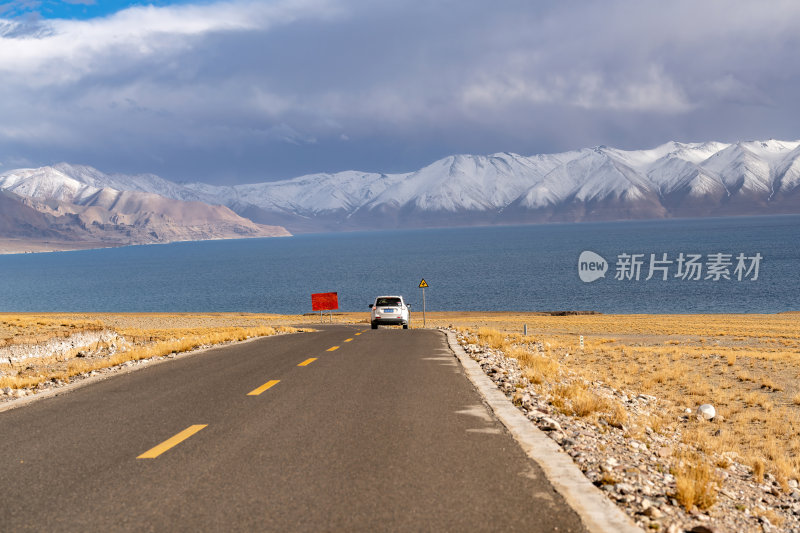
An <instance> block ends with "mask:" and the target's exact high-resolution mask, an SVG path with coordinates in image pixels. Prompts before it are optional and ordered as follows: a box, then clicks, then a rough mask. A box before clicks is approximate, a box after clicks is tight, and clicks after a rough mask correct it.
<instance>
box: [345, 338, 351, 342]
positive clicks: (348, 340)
mask: <svg viewBox="0 0 800 533" xmlns="http://www.w3.org/2000/svg"><path fill="white" fill-rule="evenodd" d="M351 340H353V339H352V338H350V339H345V340H344V342H350V341H351Z"/></svg>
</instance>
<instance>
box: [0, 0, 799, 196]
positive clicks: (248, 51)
mask: <svg viewBox="0 0 800 533" xmlns="http://www.w3.org/2000/svg"><path fill="white" fill-rule="evenodd" d="M797 20H800V3H798V2H796V1H794V0H775V1H773V2H768V3H756V2H751V1H749V0H706V1H703V2H696V1H695V0H673V1H670V2H661V1H655V0H606V1H604V2H595V1H592V0H564V1H560V2H531V1H529V0H502V1H500V2H491V3H490V2H486V1H485V0H425V1H422V0H404V1H402V2H399V1H388V0H383V1H378V0H267V1H264V0H261V1H255V0H226V1H213V0H208V1H202V2H196V1H183V2H165V1H160V2H159V1H155V2H106V1H100V0H98V1H97V2H89V1H86V0H81V1H79V0H71V1H68V2H67V1H62V2H57V1H52V0H18V1H12V2H0V80H2V83H0V171H3V170H8V169H13V168H20V167H26V166H41V165H45V164H52V163H56V162H59V161H67V162H71V163H77V164H87V165H92V166H95V167H97V168H99V169H101V170H103V171H106V172H125V173H143V172H152V173H156V174H159V175H161V176H163V177H165V178H168V179H172V180H176V181H206V182H210V183H243V182H255V181H265V180H272V179H278V178H287V177H293V176H297V175H301V174H305V173H313V172H334V171H339V170H348V169H356V170H365V171H383V172H402V171H409V170H414V169H417V168H420V167H422V166H424V165H426V164H428V163H430V162H432V161H434V160H436V159H438V158H441V157H445V156H447V155H450V154H454V153H474V154H489V153H495V152H502V151H510V152H516V153H521V154H525V155H532V154H537V153H552V152H559V151H566V150H572V149H577V148H583V147H590V146H597V145H608V146H615V147H619V148H623V149H635V148H648V147H652V146H656V145H658V144H662V143H664V142H667V141H670V140H677V141H682V142H700V141H708V140H717V141H725V142H735V141H737V140H752V139H768V138H778V139H785V140H796V139H798V138H800V121H798V117H800V100H798V98H797V97H796V94H797V87H798V86H800V62H798V61H797V59H796V56H797V50H800V32H797V31H796V24H795V21H797Z"/></svg>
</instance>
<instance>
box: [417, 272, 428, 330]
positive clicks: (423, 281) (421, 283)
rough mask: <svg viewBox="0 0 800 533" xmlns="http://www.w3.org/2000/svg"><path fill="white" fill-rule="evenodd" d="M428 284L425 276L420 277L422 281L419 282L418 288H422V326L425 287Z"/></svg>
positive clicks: (423, 320) (423, 325)
mask: <svg viewBox="0 0 800 533" xmlns="http://www.w3.org/2000/svg"><path fill="white" fill-rule="evenodd" d="M427 286H428V282H427V281H425V278H422V281H420V282H419V288H420V289H422V327H423V328H424V327H425V287H427Z"/></svg>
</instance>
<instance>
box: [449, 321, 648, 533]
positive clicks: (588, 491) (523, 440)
mask: <svg viewBox="0 0 800 533" xmlns="http://www.w3.org/2000/svg"><path fill="white" fill-rule="evenodd" d="M447 341H448V343H449V344H450V349H451V350H453V353H454V354H455V356H456V357H457V358H458V360H459V361H460V362H461V366H463V367H464V371H465V373H466V374H467V377H468V378H469V380H470V381H471V382H472V384H473V385H474V386H475V388H476V389H477V390H478V392H479V393H480V394H481V396H483V399H484V400H485V401H486V403H487V404H488V405H489V407H490V408H491V410H492V411H493V412H494V415H495V416H496V417H497V418H498V420H500V422H502V423H503V425H504V426H506V428H508V430H509V431H510V432H511V435H512V436H513V437H514V439H515V440H516V441H517V442H518V443H519V445H520V447H521V448H522V450H523V451H524V452H525V453H526V454H527V455H528V457H530V458H531V459H533V460H534V461H535V462H536V463H537V464H538V465H539V466H540V467H541V468H542V470H543V471H544V474H545V476H546V477H547V479H548V481H550V483H552V485H553V487H555V489H556V490H557V491H558V493H559V494H561V496H562V497H563V498H564V500H566V502H567V505H569V506H570V507H572V509H574V510H575V512H577V513H578V515H579V516H580V517H581V520H582V521H583V523H584V525H585V526H586V528H587V529H588V530H589V531H591V532H593V533H644V531H643V530H642V529H640V528H639V527H637V526H636V525H635V524H634V523H633V521H632V520H631V519H630V518H629V517H628V515H626V514H625V513H624V512H623V511H622V510H621V509H620V508H619V507H617V506H616V505H614V504H613V503H612V502H611V501H610V500H609V499H608V498H607V497H606V496H605V495H604V494H603V493H602V492H601V491H600V489H598V488H597V487H595V486H594V485H593V484H592V483H591V482H590V481H589V480H588V479H587V478H586V476H584V475H583V472H581V470H580V469H579V468H578V466H577V465H576V464H575V463H574V462H573V461H572V458H571V457H570V456H569V455H567V454H566V453H565V452H564V450H562V449H561V447H560V446H559V445H558V444H556V443H555V442H553V441H552V439H550V437H548V436H547V435H545V434H544V432H542V431H541V430H540V429H539V428H537V427H536V426H535V425H534V424H533V423H532V422H530V421H529V420H528V419H527V418H525V415H523V414H522V413H521V412H520V411H519V409H517V408H516V407H514V404H512V403H511V402H510V401H509V400H508V398H506V396H505V395H504V394H503V393H502V392H500V389H498V388H497V386H496V385H495V384H494V383H493V382H492V380H490V379H489V377H488V376H487V375H486V374H485V373H484V372H483V369H482V368H481V367H480V365H479V364H478V363H477V362H475V361H474V360H473V359H472V358H471V357H469V356H468V355H467V354H466V353H465V352H464V349H463V348H462V347H461V345H460V344H459V343H458V340H457V339H456V336H455V334H454V333H453V332H452V331H447Z"/></svg>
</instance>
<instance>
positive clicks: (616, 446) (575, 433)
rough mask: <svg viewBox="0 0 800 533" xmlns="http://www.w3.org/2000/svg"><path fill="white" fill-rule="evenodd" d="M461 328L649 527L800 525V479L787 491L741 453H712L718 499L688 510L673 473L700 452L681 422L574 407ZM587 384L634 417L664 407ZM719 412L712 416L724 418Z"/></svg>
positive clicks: (479, 355)
mask: <svg viewBox="0 0 800 533" xmlns="http://www.w3.org/2000/svg"><path fill="white" fill-rule="evenodd" d="M456 333H457V336H458V339H459V342H460V343H461V344H462V345H463V347H464V350H465V351H466V352H467V354H469V356H470V357H472V358H473V359H474V360H475V361H477V362H478V363H479V364H480V365H481V367H482V368H483V370H484V372H486V374H487V375H488V376H489V377H490V378H491V379H492V380H493V381H494V382H495V383H496V384H497V386H498V387H499V388H500V389H501V390H502V391H503V392H504V393H505V394H506V396H507V397H508V398H509V400H511V401H512V402H513V403H514V404H515V405H517V406H518V408H519V409H520V410H521V411H522V413H523V414H525V416H526V417H527V418H528V419H529V420H530V421H531V422H532V423H534V424H536V426H537V427H538V428H539V429H541V430H542V431H545V432H546V433H547V434H548V435H549V436H550V438H552V439H553V440H554V441H555V442H557V443H558V444H559V445H560V446H561V447H562V448H563V449H564V451H565V452H567V453H568V454H569V455H570V456H571V457H572V458H573V460H574V461H575V463H576V464H577V465H578V466H579V468H580V469H581V470H582V471H583V472H584V474H585V475H586V477H588V478H589V480H591V481H592V482H593V483H594V484H595V485H596V486H598V487H600V488H601V490H603V491H604V492H605V493H606V494H607V495H608V497H609V498H610V499H611V500H612V501H613V502H615V503H616V504H617V505H618V506H619V507H621V508H622V509H623V510H624V511H625V512H627V513H628V514H629V516H631V518H633V520H634V521H635V522H636V523H637V524H638V525H639V526H640V527H642V528H643V529H646V530H650V531H668V532H669V533H678V532H683V531H689V532H693V533H701V532H713V533H737V532H777V531H786V532H797V533H800V489H798V482H797V480H789V490H788V491H784V490H782V489H781V487H780V485H779V484H778V483H777V481H776V480H775V478H774V477H773V476H771V475H770V474H766V475H765V476H764V482H763V483H759V482H757V481H756V480H755V478H754V475H753V472H752V471H751V469H750V468H749V467H747V466H745V465H743V464H740V463H738V462H737V461H736V457H733V456H731V455H726V456H724V457H723V456H720V457H707V458H706V459H707V460H708V462H709V463H710V464H712V465H715V466H714V467H713V468H715V469H716V472H714V475H716V478H717V480H718V483H717V484H715V487H714V491H713V494H712V497H714V498H715V503H714V504H713V505H711V506H710V507H709V508H707V509H705V510H698V509H697V508H696V507H695V508H693V509H692V510H691V511H687V510H686V509H684V507H683V506H681V505H680V504H679V502H678V500H677V499H676V497H675V496H676V478H675V476H674V475H673V473H674V472H675V468H676V467H679V466H680V461H681V457H685V456H687V455H688V454H697V453H699V452H698V451H697V450H694V449H690V448H689V447H688V446H687V445H686V444H684V443H683V442H682V440H681V434H680V430H678V431H677V432H674V433H672V434H664V433H660V432H658V431H655V430H653V429H652V428H650V427H646V428H645V430H644V431H643V432H641V434H637V435H635V436H634V435H633V434H631V432H630V431H629V428H628V427H626V426H625V425H624V424H622V425H620V427H614V426H613V425H611V424H608V423H607V422H606V421H605V420H603V419H602V418H599V419H589V418H581V417H577V416H569V415H566V414H564V413H562V412H561V411H560V410H559V409H558V408H556V406H554V404H553V398H552V397H549V395H548V394H547V393H546V392H542V388H541V387H536V386H535V385H534V384H531V383H529V382H528V380H527V378H526V377H524V376H523V373H522V371H521V370H520V367H519V365H518V362H517V360H516V359H513V358H509V357H506V356H505V354H504V353H503V352H502V351H501V350H495V349H491V348H489V347H487V346H483V345H477V344H470V342H469V341H470V338H469V337H467V336H466V335H464V334H463V333H458V332H456ZM565 384H566V383H565ZM587 385H590V386H591V387H592V389H593V390H595V391H599V393H600V394H603V395H606V396H607V397H608V398H612V399H615V400H616V401H617V402H615V403H619V404H620V405H622V406H624V409H625V411H626V413H627V419H629V420H637V419H646V418H647V415H649V414H653V413H655V412H657V411H658V410H659V409H662V408H663V406H661V405H660V403H661V402H660V401H659V398H656V397H654V396H650V395H644V394H635V393H633V392H631V391H622V390H615V389H613V388H612V387H609V386H608V385H606V384H604V383H602V382H592V383H587ZM695 416H701V415H698V414H697V413H696V412H693V411H692V410H689V412H685V413H684V414H683V416H682V417H681V420H679V422H684V423H685V422H688V420H689V417H695ZM719 418H720V417H717V419H716V420H715V419H711V420H709V421H707V423H708V424H721V423H723V421H721V420H719ZM679 426H680V424H679Z"/></svg>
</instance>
